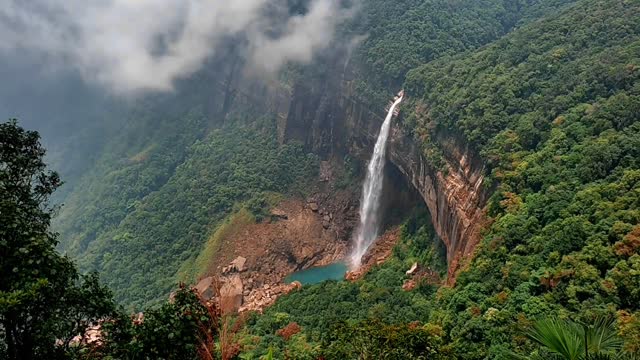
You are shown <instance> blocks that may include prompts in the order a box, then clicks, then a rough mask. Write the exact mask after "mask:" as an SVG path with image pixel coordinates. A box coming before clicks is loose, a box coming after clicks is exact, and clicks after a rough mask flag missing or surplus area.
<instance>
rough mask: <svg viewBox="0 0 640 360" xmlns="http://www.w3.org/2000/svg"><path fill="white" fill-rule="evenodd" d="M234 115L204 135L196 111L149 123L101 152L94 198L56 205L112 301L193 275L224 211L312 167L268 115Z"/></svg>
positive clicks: (147, 294) (154, 293)
mask: <svg viewBox="0 0 640 360" xmlns="http://www.w3.org/2000/svg"><path fill="white" fill-rule="evenodd" d="M232 119H233V121H229V122H228V124H226V125H223V126H222V127H221V128H219V129H216V130H214V131H212V132H210V133H209V134H207V135H206V136H204V137H203V138H201V139H198V138H197V136H198V135H201V134H198V133H197V131H202V130H203V129H206V123H205V121H206V120H205V118H204V117H203V116H202V115H199V114H198V113H197V112H191V113H189V114H187V115H186V116H185V117H183V118H181V119H180V121H179V122H178V121H167V122H165V123H164V124H166V125H167V126H171V127H169V128H164V127H159V126H157V125H156V127H155V128H156V131H157V132H156V133H151V134H149V137H150V139H152V140H151V141H143V142H141V141H139V140H140V139H138V138H136V139H135V140H134V139H131V140H132V141H135V145H133V144H131V145H130V146H127V144H126V140H124V141H125V143H124V144H123V139H119V142H118V145H119V146H123V147H124V148H126V149H127V151H126V152H127V153H128V154H131V156H129V157H128V158H121V157H116V158H114V159H108V160H105V161H104V164H107V166H109V167H108V168H106V169H105V171H104V172H98V173H97V174H96V175H94V176H99V177H100V181H96V182H89V184H92V185H93V186H95V188H92V189H91V198H90V201H92V202H93V204H91V205H87V204H86V203H83V204H82V207H79V208H77V209H67V210H66V212H64V213H63V214H62V216H68V217H73V221H72V222H69V223H70V224H73V226H74V227H75V228H71V229H66V228H62V230H61V233H62V234H63V235H68V234H69V233H71V234H75V235H74V238H72V241H73V242H71V243H69V244H66V247H65V248H66V249H68V250H67V251H72V252H74V253H81V254H83V255H82V256H81V260H80V265H81V266H82V267H84V268H89V269H95V270H98V271H100V272H101V273H102V274H104V275H103V279H104V281H105V282H106V284H108V285H109V286H110V287H112V288H113V289H116V299H117V300H118V301H120V302H122V303H124V304H130V305H134V306H138V307H140V306H142V305H144V304H146V303H147V302H149V301H153V300H158V296H159V295H163V296H167V295H168V294H169V292H170V291H171V289H172V288H173V287H174V286H175V284H176V283H177V282H179V281H185V280H189V281H193V280H194V279H195V277H196V276H197V275H199V274H201V273H202V270H204V269H200V271H199V270H198V269H192V267H193V266H194V265H193V263H194V261H195V258H196V257H197V255H198V254H199V252H200V251H202V249H203V247H204V245H205V243H206V240H207V238H208V237H209V235H210V234H211V233H213V231H214V230H215V228H216V226H217V224H219V223H220V222H221V221H222V220H223V219H224V218H225V217H226V216H227V215H229V214H231V213H232V212H234V211H237V210H238V209H239V208H240V207H242V206H245V205H243V204H246V206H248V207H250V209H251V210H252V211H253V212H254V213H259V212H260V211H262V208H263V207H265V206H267V205H268V203H267V199H266V198H265V193H266V192H287V191H289V190H292V191H295V189H293V188H292V187H291V185H293V184H297V183H302V179H303V178H309V177H311V174H313V172H314V171H316V170H315V169H316V165H315V162H316V160H315V158H314V156H312V155H308V154H306V153H305V152H304V151H303V149H302V148H301V147H300V146H299V145H296V144H287V145H285V146H282V147H280V146H278V143H277V141H276V136H275V123H274V119H273V118H269V117H266V118H262V119H257V118H253V117H249V116H248V115H240V114H238V115H237V116H234V117H232ZM154 120H155V119H154ZM150 121H151V120H150ZM142 124H143V125H144V122H142ZM181 129H190V130H187V131H183V130H181ZM194 132H196V133H195V134H194ZM134 133H136V132H134ZM201 136H202V135H201ZM170 149H174V151H169V150H170ZM116 154H118V152H116ZM105 201H108V202H105ZM69 203H70V204H69V205H67V206H69V207H70V206H74V205H75V204H77V203H78V202H77V201H74V199H70V200H69ZM59 221H61V222H64V218H62V219H59ZM80 229H81V231H79V230H80ZM178 270H182V272H181V273H179V271H178ZM149 274H153V276H152V277H149Z"/></svg>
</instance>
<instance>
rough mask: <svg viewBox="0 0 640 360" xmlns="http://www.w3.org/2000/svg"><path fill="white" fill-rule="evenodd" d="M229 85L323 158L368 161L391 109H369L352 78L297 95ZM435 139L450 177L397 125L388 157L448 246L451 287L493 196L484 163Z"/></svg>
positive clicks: (448, 140) (451, 140)
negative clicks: (426, 210) (415, 193)
mask: <svg viewBox="0 0 640 360" xmlns="http://www.w3.org/2000/svg"><path fill="white" fill-rule="evenodd" d="M229 84H234V83H233V82H230V83H227V87H226V90H225V93H227V94H231V95H228V96H233V97H234V98H235V100H234V101H235V102H238V103H244V104H245V105H246V103H252V104H254V105H253V106H256V104H257V106H258V107H260V108H263V109H264V110H265V111H269V112H273V113H275V114H276V115H277V123H278V133H279V139H280V141H281V142H289V141H300V142H302V143H303V144H305V146H306V148H307V149H308V150H310V151H313V152H314V153H316V154H318V155H320V156H321V157H322V158H324V159H342V158H343V157H344V156H345V155H347V154H349V155H351V156H355V157H358V158H360V159H362V160H368V159H369V158H370V156H371V151H372V147H373V144H374V143H375V140H376V137H377V134H378V132H379V129H380V125H381V124H382V121H383V120H384V116H385V115H386V110H385V105H387V104H379V105H371V104H366V103H364V102H362V101H361V100H359V99H358V97H357V95H356V91H355V88H354V83H353V81H351V80H350V79H348V76H347V75H342V76H341V77H336V78H333V79H328V80H327V81H323V82H321V83H315V84H298V85H297V86H294V88H293V89H292V90H289V89H285V88H282V87H278V86H276V85H273V84H271V85H268V86H267V85H265V86H262V87H261V86H259V85H255V83H251V85H249V86H248V85H246V84H245V85H242V83H237V84H235V85H231V86H230V85H229ZM231 89H233V90H231ZM252 99H253V100H252ZM255 99H261V100H260V101H258V100H255ZM401 109H402V104H401ZM435 140H436V142H437V143H438V146H439V147H440V148H441V149H442V151H443V153H444V160H445V162H446V168H447V169H446V170H445V171H441V169H437V168H435V167H434V166H433V165H432V164H430V163H429V161H428V160H427V159H426V158H425V157H424V156H423V155H422V151H421V149H420V146H419V145H418V144H417V143H416V142H415V141H414V140H413V139H412V138H411V137H409V136H407V135H406V134H405V133H404V132H403V131H402V130H401V128H400V127H399V126H398V124H397V121H396V122H395V124H394V125H393V127H392V135H391V140H390V145H389V151H388V157H389V160H390V161H391V163H392V164H393V165H394V166H396V167H397V169H398V170H399V172H400V173H401V174H403V175H404V177H405V179H406V181H407V183H409V184H411V185H412V186H413V187H414V188H415V190H417V192H418V193H419V194H420V196H421V197H422V199H423V201H424V202H425V203H426V205H427V207H428V208H429V211H430V213H431V217H432V222H433V225H434V228H435V229H436V232H437V233H438V235H439V236H440V238H441V239H442V241H443V242H444V244H445V245H446V248H447V261H448V263H449V282H450V283H453V282H454V281H455V274H456V272H457V270H458V269H460V268H461V267H463V266H464V265H465V264H466V263H467V262H468V260H469V259H470V257H471V255H472V253H473V251H474V249H475V247H476V245H477V244H478V242H479V240H480V230H481V229H482V227H483V223H484V219H485V216H484V212H483V208H484V206H485V203H486V200H487V197H488V191H487V190H486V189H485V188H484V187H483V186H482V182H483V173H484V165H483V163H482V161H481V159H480V158H479V157H478V156H477V155H476V154H474V153H473V151H471V150H470V149H469V147H468V146H467V145H465V144H464V142H463V141H461V140H460V139H459V138H457V137H456V136H454V135H451V134H444V133H443V134H439V135H438V136H436V139H435Z"/></svg>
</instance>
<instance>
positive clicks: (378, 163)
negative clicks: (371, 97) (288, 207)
mask: <svg viewBox="0 0 640 360" xmlns="http://www.w3.org/2000/svg"><path fill="white" fill-rule="evenodd" d="M400 101H402V94H400V96H399V97H398V99H397V100H396V101H395V102H394V103H393V105H391V108H390V109H389V113H388V114H387V117H386V118H385V119H384V122H383V123H382V127H381V128H380V134H379V135H378V140H377V141H376V146H375V147H374V148H373V156H372V157H371V160H370V161H369V166H368V168H367V177H366V178H365V180H364V185H363V186H362V199H361V200H360V224H359V225H358V230H357V231H356V236H355V237H354V248H353V252H352V253H351V266H352V268H353V269H357V268H358V267H360V262H361V261H362V256H364V254H365V253H366V252H367V249H369V246H371V244H372V243H373V241H374V240H375V239H376V237H378V227H379V223H380V219H379V217H380V214H379V211H380V196H381V195H382V180H383V172H382V171H383V170H384V163H385V153H386V150H387V138H388V137H389V128H390V127H391V118H392V117H393V114H394V111H395V108H396V106H397V105H398V104H399V103H400Z"/></svg>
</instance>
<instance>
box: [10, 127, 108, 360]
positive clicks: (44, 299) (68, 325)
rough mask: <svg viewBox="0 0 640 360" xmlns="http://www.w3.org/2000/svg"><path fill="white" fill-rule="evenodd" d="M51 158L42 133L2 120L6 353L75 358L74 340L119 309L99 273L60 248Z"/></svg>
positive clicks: (56, 180) (24, 356)
mask: <svg viewBox="0 0 640 360" xmlns="http://www.w3.org/2000/svg"><path fill="white" fill-rule="evenodd" d="M44 155H45V150H44V149H43V148H42V146H41V144H40V136H39V135H38V133H37V132H34V131H26V130H24V129H22V128H21V127H19V126H18V124H17V122H16V121H15V120H11V121H9V122H6V123H2V124H0V254H2V255H1V256H0V279H2V281H1V282H0V342H1V343H2V344H0V358H7V359H27V360H28V359H56V358H67V357H70V356H72V353H73V352H76V351H78V346H75V347H73V346H71V345H72V339H73V338H74V337H76V336H82V335H84V332H85V330H86V329H87V328H88V327H89V326H91V325H92V324H95V323H98V322H99V321H100V320H102V319H105V318H107V317H109V316H111V315H113V314H114V313H115V305H114V303H113V301H112V296H111V293H110V291H109V290H108V289H107V288H105V287H103V286H102V285H100V284H99V282H98V277H97V275H95V274H90V275H80V274H79V273H78V270H77V269H76V267H75V265H74V264H73V263H72V262H71V260H70V259H69V258H67V257H65V256H61V255H60V254H59V253H58V252H56V250H55V247H56V245H57V240H56V234H55V233H53V232H51V230H50V229H49V225H50V221H51V216H52V213H53V210H54V209H53V208H52V207H51V206H50V204H49V197H50V196H51V194H52V193H53V191H55V189H56V188H58V187H59V186H60V185H61V181H60V178H59V176H58V174H56V173H55V172H51V171H47V169H46V165H45V163H44V161H43V157H44Z"/></svg>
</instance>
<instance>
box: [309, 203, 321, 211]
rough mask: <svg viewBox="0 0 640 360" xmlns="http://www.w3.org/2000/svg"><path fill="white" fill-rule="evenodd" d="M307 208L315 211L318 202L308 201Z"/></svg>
mask: <svg viewBox="0 0 640 360" xmlns="http://www.w3.org/2000/svg"><path fill="white" fill-rule="evenodd" d="M309 208H310V209H311V211H314V212H317V211H318V209H319V207H318V204H317V203H315V202H312V203H309Z"/></svg>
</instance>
